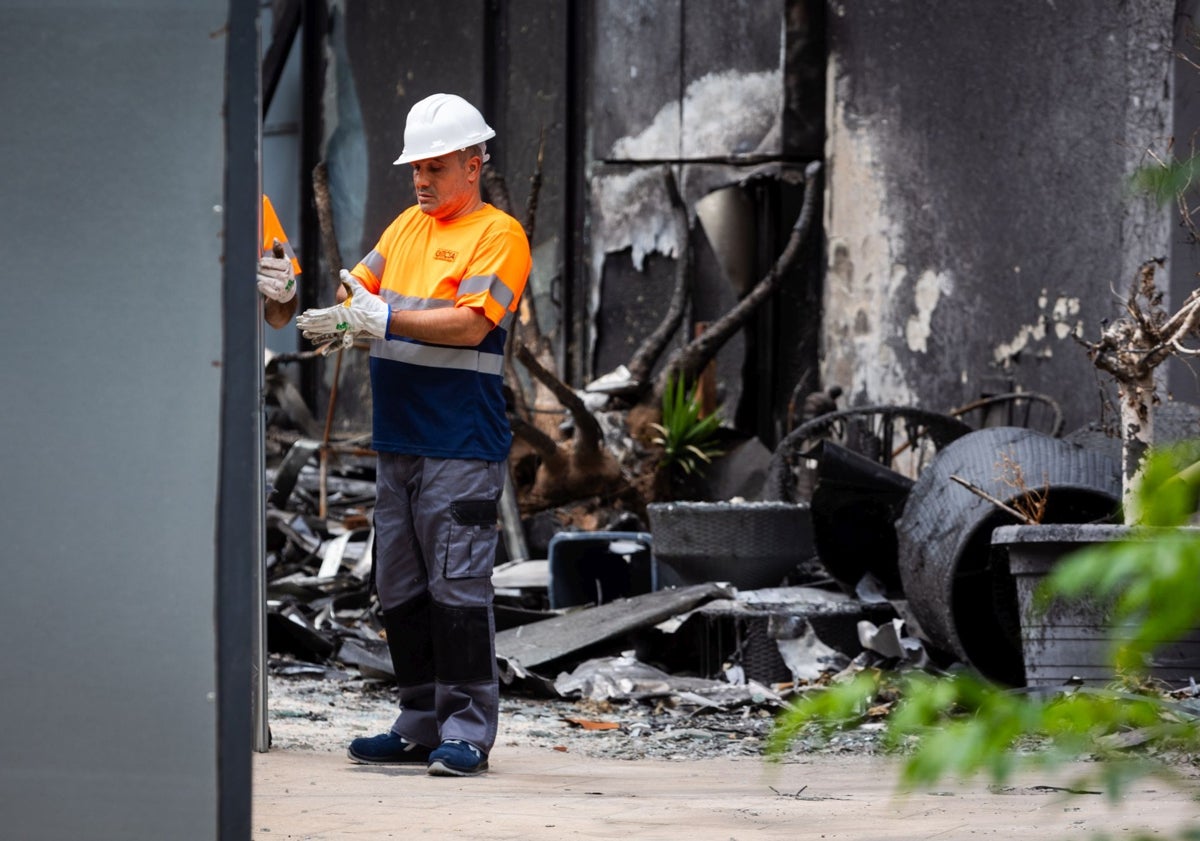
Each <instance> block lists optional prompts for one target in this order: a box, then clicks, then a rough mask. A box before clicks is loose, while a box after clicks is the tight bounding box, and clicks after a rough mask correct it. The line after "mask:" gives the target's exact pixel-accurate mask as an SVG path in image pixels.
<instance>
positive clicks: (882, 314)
mask: <svg viewBox="0 0 1200 841" xmlns="http://www.w3.org/2000/svg"><path fill="white" fill-rule="evenodd" d="M1100 5H1101V6H1102V8H1103V13H1096V11H1095V10H1090V11H1087V12H1086V13H1085V12H1084V10H1083V9H1082V8H1081V7H1079V6H1076V5H1075V4H1068V3H1050V2H1040V0H1039V1H1038V2H1035V0H1021V1H1020V2H1017V3H1015V4H1014V3H1009V4H1002V5H998V4H980V3H960V2H953V1H952V0H924V1H923V2H917V3H914V2H908V1H907V0H906V1H905V2H902V1H901V0H857V2H853V3H851V2H835V3H831V4H830V6H829V13H828V23H829V28H828V35H829V45H830V60H829V76H828V78H829V97H828V99H827V115H828V117H827V123H828V140H827V149H826V154H827V163H828V172H829V175H828V192H827V202H826V206H825V227H826V236H827V270H826V278H825V292H824V295H825V298H824V309H825V313H824V328H823V329H824V334H823V338H822V354H823V362H822V371H823V374H824V377H823V379H824V380H825V381H827V382H836V383H839V384H840V385H842V386H843V387H844V388H845V389H846V391H847V394H848V397H849V399H850V401H851V402H853V403H881V402H894V403H901V404H908V405H920V406H923V407H925V408H929V409H939V410H946V409H949V408H951V407H953V406H955V405H959V404H961V403H964V402H967V401H969V400H971V399H974V398H976V397H978V396H980V393H981V392H982V391H984V390H985V387H984V384H985V383H993V384H994V383H995V382H996V380H997V379H999V380H1002V381H1008V382H1011V383H1012V384H1013V385H1014V386H1016V387H1019V388H1022V389H1025V390H1030V391H1039V392H1044V393H1046V394H1049V395H1050V396H1052V397H1054V398H1055V399H1056V400H1058V401H1060V402H1061V403H1062V404H1063V407H1064V410H1065V414H1066V418H1067V428H1068V429H1070V428H1072V427H1074V426H1079V425H1081V424H1083V423H1084V422H1087V421H1091V420H1097V419H1098V411H1099V410H1098V407H1099V405H1100V401H1099V399H1098V393H1099V390H1100V389H1101V388H1102V387H1105V388H1107V385H1106V384H1105V381H1104V378H1102V377H1101V376H1099V375H1098V374H1097V373H1096V372H1095V370H1094V369H1093V367H1092V365H1091V363H1090V362H1089V360H1088V359H1087V356H1086V354H1085V352H1084V350H1083V349H1082V348H1081V346H1080V345H1079V344H1078V343H1077V342H1076V341H1075V340H1074V339H1073V338H1072V334H1073V333H1079V334H1080V335H1082V336H1084V337H1085V338H1090V339H1094V338H1096V337H1097V335H1098V331H1099V329H1100V323H1101V320H1102V319H1105V318H1111V317H1114V316H1115V315H1116V314H1117V311H1116V305H1115V299H1114V295H1113V292H1112V291H1111V290H1113V289H1117V290H1122V291H1123V290H1125V289H1126V288H1128V284H1129V281H1130V280H1131V279H1132V277H1133V274H1134V271H1135V269H1136V267H1137V265H1138V264H1139V263H1140V262H1141V261H1143V260H1145V259H1147V258H1151V257H1158V256H1162V255H1164V254H1165V253H1166V243H1167V237H1168V235H1169V228H1170V225H1171V222H1170V215H1171V210H1170V208H1167V209H1160V208H1158V207H1156V206H1155V205H1154V204H1153V202H1151V201H1150V200H1149V199H1146V198H1142V197H1137V196H1134V195H1131V193H1130V192H1129V190H1128V187H1127V183H1128V177H1129V175H1130V174H1131V172H1132V171H1133V170H1134V168H1136V167H1137V166H1139V165H1142V164H1144V163H1146V162H1147V161H1148V160H1150V157H1149V154H1148V151H1147V150H1151V149H1152V150H1155V151H1156V152H1158V153H1160V154H1162V153H1164V152H1165V151H1166V149H1167V145H1168V141H1169V136H1170V134H1171V97H1172V91H1171V86H1170V84H1169V81H1170V79H1171V67H1172V62H1173V61H1174V60H1175V59H1174V58H1173V56H1172V50H1171V44H1172V25H1173V21H1172V15H1173V11H1174V6H1175V4H1174V3H1173V2H1170V1H1169V0H1136V2H1116V0H1113V2H1106V3H1102V4H1100Z"/></svg>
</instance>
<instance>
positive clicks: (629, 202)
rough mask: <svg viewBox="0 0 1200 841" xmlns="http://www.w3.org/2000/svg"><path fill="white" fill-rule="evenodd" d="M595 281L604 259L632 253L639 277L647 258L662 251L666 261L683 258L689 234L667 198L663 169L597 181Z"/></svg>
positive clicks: (594, 192) (594, 188) (594, 193)
mask: <svg viewBox="0 0 1200 841" xmlns="http://www.w3.org/2000/svg"><path fill="white" fill-rule="evenodd" d="M591 186H592V211H593V216H592V218H593V219H597V220H600V221H599V222H598V223H596V224H595V226H594V228H593V242H594V247H593V253H594V255H595V256H594V258H593V259H594V260H595V261H596V262H595V264H594V265H593V267H592V269H593V271H594V272H595V274H594V275H593V276H594V277H597V278H598V277H600V269H601V268H602V267H603V260H604V257H605V255H607V254H613V253H615V252H618V251H624V250H625V249H626V248H629V249H631V250H632V252H633V265H634V268H636V269H637V270H638V271H639V272H640V271H641V270H642V266H643V264H644V263H645V261H646V255H647V254H650V253H651V252H654V251H657V252H658V253H660V254H662V255H664V256H666V257H675V256H676V255H677V254H680V253H681V250H680V243H682V242H683V238H684V232H683V231H682V230H680V226H679V224H678V223H677V221H676V220H677V215H676V213H675V211H674V209H673V207H672V206H671V199H670V196H669V195H668V194H667V187H666V181H665V180H664V173H663V170H662V169H660V168H658V167H655V168H652V169H644V168H643V169H637V170H634V171H632V172H629V173H627V174H621V175H603V176H598V177H596V178H593V179H592V184H591Z"/></svg>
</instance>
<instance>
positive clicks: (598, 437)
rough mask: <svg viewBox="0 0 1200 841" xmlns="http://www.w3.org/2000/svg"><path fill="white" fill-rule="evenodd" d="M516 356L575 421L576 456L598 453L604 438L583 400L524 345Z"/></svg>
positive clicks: (519, 347)
mask: <svg viewBox="0 0 1200 841" xmlns="http://www.w3.org/2000/svg"><path fill="white" fill-rule="evenodd" d="M516 355H517V359H518V360H519V361H520V362H521V364H522V365H524V366H525V367H526V368H527V369H528V370H529V373H530V374H532V375H533V376H534V378H535V379H537V380H538V381H539V382H541V383H542V384H543V385H545V386H546V387H547V388H548V389H550V391H551V392H552V393H553V394H554V396H555V397H556V398H557V399H558V402H560V403H561V404H562V405H563V407H565V408H566V409H567V410H568V411H569V412H570V413H571V416H572V417H573V418H574V419H575V435H576V439H575V440H576V444H575V452H576V453H577V454H584V453H594V452H598V451H599V450H600V443H601V441H602V440H603V437H604V436H603V433H602V431H601V429H600V424H599V422H598V421H597V420H596V418H595V417H593V416H592V413H591V412H589V411H588V409H587V406H585V405H584V404H583V400H581V399H580V398H579V395H578V394H576V393H575V392H574V391H573V390H572V389H571V388H569V387H568V386H567V385H566V383H564V382H563V381H562V380H560V379H559V378H558V377H556V376H555V375H554V374H552V373H551V372H550V371H548V370H547V369H546V368H544V367H543V366H542V364H541V363H540V362H538V360H537V357H535V356H534V355H533V353H532V352H531V351H530V350H529V348H527V347H526V346H525V345H523V344H518V345H517V346H516Z"/></svg>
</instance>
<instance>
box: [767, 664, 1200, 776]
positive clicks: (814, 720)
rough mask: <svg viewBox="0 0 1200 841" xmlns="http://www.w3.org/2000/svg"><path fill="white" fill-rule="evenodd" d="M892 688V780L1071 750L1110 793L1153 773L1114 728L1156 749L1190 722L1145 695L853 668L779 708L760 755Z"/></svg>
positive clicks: (847, 721) (778, 753)
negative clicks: (887, 676) (1020, 689)
mask: <svg viewBox="0 0 1200 841" xmlns="http://www.w3.org/2000/svg"><path fill="white" fill-rule="evenodd" d="M881 693H883V694H885V695H898V696H899V699H900V700H899V701H898V702H896V704H895V707H894V709H893V710H892V712H891V714H890V715H889V716H888V717H887V720H886V722H885V744H886V745H887V746H888V747H889V748H891V749H893V750H895V751H897V752H899V753H901V754H903V756H904V760H903V764H902V768H901V783H902V784H903V785H905V786H908V787H920V786H929V785H931V784H933V783H935V782H937V781H938V780H940V779H942V778H944V777H958V778H963V777H969V776H973V775H975V774H985V775H987V776H988V777H990V778H991V780H992V781H993V782H995V783H1003V782H1005V781H1007V780H1008V779H1009V778H1010V777H1011V776H1012V774H1013V773H1014V772H1015V771H1016V770H1017V769H1018V768H1020V767H1048V766H1053V765H1055V764H1059V763H1062V762H1065V761H1069V760H1073V759H1077V758H1079V757H1080V756H1090V757H1095V758H1101V759H1107V760H1109V761H1108V762H1103V763H1097V764H1094V765H1091V766H1089V767H1090V768H1091V769H1092V770H1093V772H1094V775H1095V776H1096V777H1098V778H1099V781H1098V783H1099V784H1100V785H1102V786H1103V787H1104V788H1105V790H1106V791H1107V792H1108V793H1109V794H1110V795H1111V796H1113V797H1117V796H1119V794H1120V793H1121V791H1122V790H1123V789H1124V787H1125V786H1126V784H1127V783H1128V781H1130V780H1132V779H1135V778H1137V777H1140V776H1143V775H1145V774H1146V773H1148V772H1151V771H1153V770H1154V769H1153V767H1152V766H1151V765H1149V764H1148V763H1146V762H1142V761H1139V760H1138V759H1137V758H1131V757H1130V756H1128V755H1127V754H1126V753H1125V752H1123V750H1122V745H1123V741H1122V738H1121V734H1127V733H1131V732H1137V733H1138V741H1139V742H1140V741H1142V740H1152V741H1155V742H1156V743H1157V744H1159V745H1160V746H1179V745H1186V744H1189V743H1191V742H1193V741H1194V740H1195V737H1196V728H1195V726H1194V725H1193V724H1192V723H1191V722H1190V721H1181V720H1180V719H1179V718H1178V716H1176V715H1174V713H1173V712H1172V710H1171V708H1170V707H1168V706H1166V705H1164V704H1163V702H1161V701H1160V700H1158V699H1156V698H1153V697H1149V696H1138V695H1130V694H1123V693H1117V692H1110V691H1096V690H1075V691H1074V692H1072V693H1070V694H1066V695H1055V696H1050V697H1039V696H1036V695H1029V694H1023V693H1017V692H1011V691H1007V690H1003V689H1001V688H999V687H996V686H994V685H993V684H990V683H988V682H987V681H984V680H982V679H981V678H979V677H978V676H976V675H974V674H971V673H963V674H959V675H955V676H953V677H934V676H931V675H928V674H924V673H919V672H913V673H910V674H907V675H904V676H903V677H901V678H900V679H899V680H898V681H896V682H894V683H888V682H886V681H885V680H884V679H883V678H882V677H880V676H879V675H871V674H868V673H865V672H864V673H860V674H859V675H858V676H856V677H855V678H853V679H852V680H849V681H846V682H843V683H839V684H835V685H834V686H831V687H829V688H828V689H823V690H818V691H816V692H813V693H810V694H808V695H806V696H805V697H803V698H802V699H800V700H799V701H797V702H795V703H793V704H791V705H790V706H789V707H788V708H787V709H785V711H784V712H783V713H782V714H781V715H780V717H779V719H778V721H777V723H776V727H775V730H774V731H773V733H772V736H771V740H770V742H769V743H768V756H770V757H771V758H772V759H776V760H778V759H780V758H782V756H783V755H784V754H785V753H786V752H787V750H788V749H789V747H790V746H791V744H792V743H793V742H794V741H795V740H796V739H797V738H798V737H799V736H800V734H801V733H802V732H810V733H813V734H818V735H824V736H828V735H829V734H830V733H832V732H835V731H836V730H838V729H840V728H843V727H847V726H850V725H853V724H857V723H859V722H860V721H861V720H862V718H863V716H864V714H865V713H866V711H867V709H869V708H870V707H871V706H873V705H874V704H876V703H877V701H878V700H879V699H880V694H881Z"/></svg>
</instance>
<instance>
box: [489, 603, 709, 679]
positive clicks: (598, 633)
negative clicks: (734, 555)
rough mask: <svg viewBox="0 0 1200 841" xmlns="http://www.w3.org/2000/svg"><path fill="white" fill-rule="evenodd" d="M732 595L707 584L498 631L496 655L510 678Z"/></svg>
mask: <svg viewBox="0 0 1200 841" xmlns="http://www.w3.org/2000/svg"><path fill="white" fill-rule="evenodd" d="M731 596H732V594H731V591H730V590H729V588H727V587H724V586H721V585H720V584H713V583H706V584H697V585H694V586H691V587H681V588H679V589H677V590H660V591H658V592H656V593H645V594H643V595H641V596H635V597H633V598H631V599H620V600H618V601H615V602H609V603H608V604H603V605H599V606H598V607H591V608H585V609H584V610H579V611H575V612H573V613H567V614H564V615H562V616H555V617H554V618H552V619H543V620H542V621H540V622H534V623H532V624H529V625H521V626H520V627H517V628H510V629H509V630H507V631H501V632H500V633H498V634H496V657H497V659H499V660H501V661H502V662H504V663H506V664H507V665H508V667H509V670H510V674H518V675H520V674H522V673H523V672H524V670H525V669H534V668H537V667H538V666H543V665H545V664H547V663H551V662H553V661H555V660H559V659H561V658H563V657H567V656H568V655H570V654H572V653H574V652H576V651H580V650H582V649H585V648H587V647H588V646H591V645H593V644H595V643H598V642H604V641H606V640H610V639H613V638H614V637H617V636H620V635H621V634H624V633H626V632H628V631H633V630H636V629H638V628H645V627H649V626H652V625H655V624H657V623H659V622H662V621H663V620H665V619H669V618H671V617H672V616H675V615H676V614H678V613H685V612H687V611H688V610H691V609H692V608H694V607H696V606H697V605H699V604H701V603H702V602H706V601H709V600H711V599H727V598H731Z"/></svg>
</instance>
